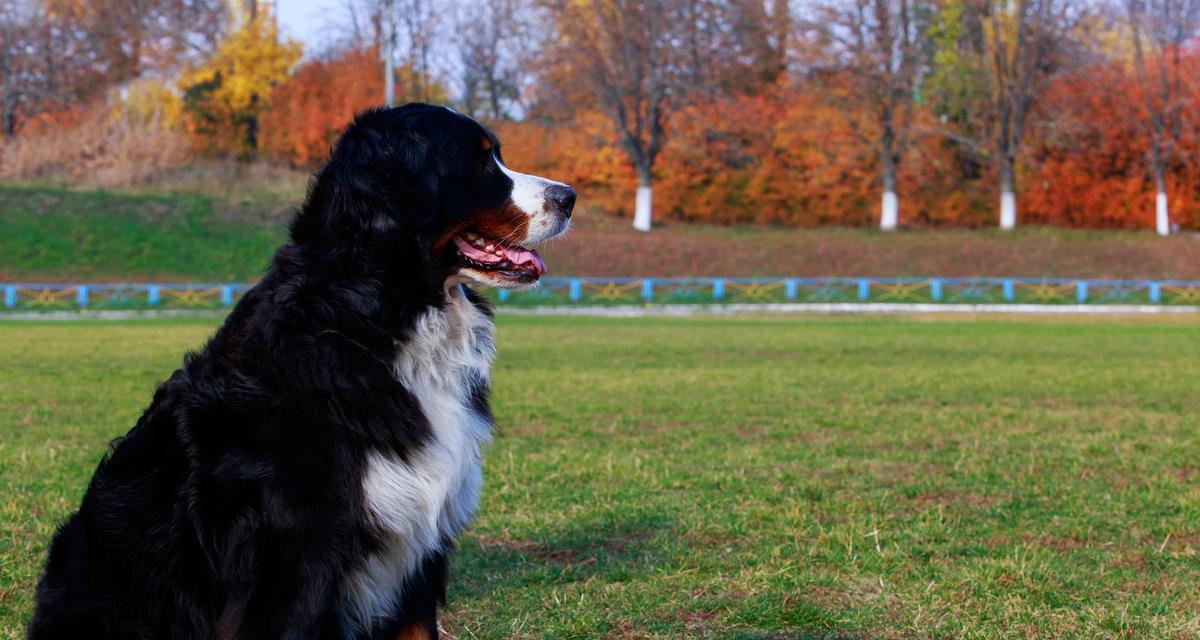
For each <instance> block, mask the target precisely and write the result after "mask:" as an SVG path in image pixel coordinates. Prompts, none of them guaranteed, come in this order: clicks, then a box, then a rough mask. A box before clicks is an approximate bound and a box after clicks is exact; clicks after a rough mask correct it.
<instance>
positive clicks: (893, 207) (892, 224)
mask: <svg viewBox="0 0 1200 640" xmlns="http://www.w3.org/2000/svg"><path fill="white" fill-rule="evenodd" d="M899 221H900V204H899V202H898V201H897V200H896V192H895V191H884V192H883V210H882V211H881V212H880V214H879V228H880V229H882V230H883V231H895V230H896V225H897V224H898V223H899Z"/></svg>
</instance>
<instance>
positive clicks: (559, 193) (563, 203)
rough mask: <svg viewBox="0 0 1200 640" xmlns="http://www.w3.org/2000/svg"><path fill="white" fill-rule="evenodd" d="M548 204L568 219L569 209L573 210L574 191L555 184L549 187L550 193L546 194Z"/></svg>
mask: <svg viewBox="0 0 1200 640" xmlns="http://www.w3.org/2000/svg"><path fill="white" fill-rule="evenodd" d="M546 195H547V196H548V197H549V199H550V202H553V203H554V204H555V205H557V206H558V208H559V210H560V211H562V213H563V215H564V216H566V217H568V218H570V217H571V209H574V208H575V190H574V189H572V188H571V187H568V186H567V185H565V184H556V185H554V186H552V187H550V193H548V194H546Z"/></svg>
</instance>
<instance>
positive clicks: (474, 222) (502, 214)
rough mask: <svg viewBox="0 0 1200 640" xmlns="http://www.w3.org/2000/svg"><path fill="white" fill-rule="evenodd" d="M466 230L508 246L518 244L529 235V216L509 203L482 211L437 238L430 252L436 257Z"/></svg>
mask: <svg viewBox="0 0 1200 640" xmlns="http://www.w3.org/2000/svg"><path fill="white" fill-rule="evenodd" d="M467 229H475V230H477V231H479V233H480V234H482V235H485V236H488V237H489V238H495V239H499V240H505V241H507V242H508V243H509V244H519V243H520V242H521V241H522V240H524V239H525V236H526V235H527V234H528V233H529V216H528V215H526V214H525V213H524V212H523V211H521V210H520V209H518V208H517V206H516V205H514V204H513V203H512V202H511V201H509V202H505V203H504V204H502V205H500V206H499V207H496V208H494V209H483V210H481V211H479V212H478V213H476V214H475V215H473V216H471V217H469V218H467V219H466V220H463V221H462V222H460V223H458V224H456V225H454V226H453V227H451V228H450V229H448V230H447V231H446V232H445V233H443V234H442V235H440V236H438V238H437V239H436V240H434V242H433V245H432V246H431V247H430V252H431V253H432V254H433V255H435V256H436V255H438V254H439V253H441V252H442V250H444V249H445V248H446V245H448V244H450V242H451V241H452V240H453V239H454V236H456V235H458V234H460V233H462V232H463V231H466V230H467Z"/></svg>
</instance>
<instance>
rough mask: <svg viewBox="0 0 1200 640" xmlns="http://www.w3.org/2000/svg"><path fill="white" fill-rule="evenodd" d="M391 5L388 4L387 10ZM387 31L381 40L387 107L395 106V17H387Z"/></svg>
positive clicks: (384, 96) (384, 94)
mask: <svg viewBox="0 0 1200 640" xmlns="http://www.w3.org/2000/svg"><path fill="white" fill-rule="evenodd" d="M390 9H391V7H390V6H389V10H390ZM387 21H388V22H387V26H386V27H385V29H387V31H386V32H385V33H384V36H383V38H384V40H383V103H384V104H386V105H387V106H389V107H394V106H396V52H395V51H393V50H392V49H393V48H394V47H395V46H396V27H395V22H394V21H395V17H394V16H389V17H388V18H387Z"/></svg>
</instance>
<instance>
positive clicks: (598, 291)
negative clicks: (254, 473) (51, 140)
mask: <svg viewBox="0 0 1200 640" xmlns="http://www.w3.org/2000/svg"><path fill="white" fill-rule="evenodd" d="M251 286H253V285H251V284H228V283H226V284H221V283H218V284H212V283H200V284H180V283H126V284H37V283H13V284H0V292H2V293H3V307H2V309H0V310H7V311H18V310H19V311H36V310H70V309H76V310H79V309H159V308H167V309H204V308H211V309H219V308H222V307H229V306H232V305H233V304H234V302H236V301H237V300H238V298H240V297H241V296H242V295H243V294H244V293H245V292H246V291H247V290H248V289H249V288H250V287H251ZM489 295H491V296H492V297H493V298H494V299H495V300H496V302H497V303H499V304H504V305H526V306H531V305H546V304H552V305H622V304H654V303H659V304H663V303H667V304H689V303H691V304H724V303H771V302H864V303H877V302H924V303H963V304H1004V303H1024V304H1151V305H1188V306H1200V281H1197V280H1074V279H1063V278H544V279H543V280H542V282H541V283H540V284H539V285H538V286H537V287H535V288H533V289H529V290H524V291H507V290H498V291H494V292H490V294H489Z"/></svg>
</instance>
